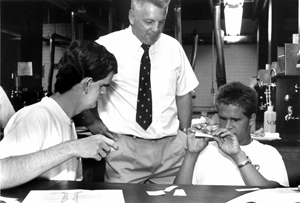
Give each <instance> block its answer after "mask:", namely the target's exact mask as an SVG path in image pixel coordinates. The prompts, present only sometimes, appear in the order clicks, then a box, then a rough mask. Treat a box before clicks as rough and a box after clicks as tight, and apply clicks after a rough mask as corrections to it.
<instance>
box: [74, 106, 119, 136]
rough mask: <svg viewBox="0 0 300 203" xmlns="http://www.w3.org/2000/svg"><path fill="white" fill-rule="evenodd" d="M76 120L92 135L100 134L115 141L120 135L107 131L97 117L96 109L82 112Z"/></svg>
mask: <svg viewBox="0 0 300 203" xmlns="http://www.w3.org/2000/svg"><path fill="white" fill-rule="evenodd" d="M76 119H77V120H78V121H79V122H80V124H82V125H84V126H85V127H86V128H87V129H88V130H89V131H90V132H91V133H92V134H102V135H105V136H106V137H108V138H111V139H113V140H115V141H117V138H118V137H120V135H118V134H116V133H113V132H111V131H109V129H108V128H107V127H106V125H105V124H104V123H103V122H102V120H101V119H100V117H99V114H98V110H97V107H96V108H93V109H88V110H85V111H82V112H81V113H80V114H79V115H77V116H76Z"/></svg>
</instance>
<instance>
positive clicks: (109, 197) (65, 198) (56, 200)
mask: <svg viewBox="0 0 300 203" xmlns="http://www.w3.org/2000/svg"><path fill="white" fill-rule="evenodd" d="M46 202H51V203H69V202H80V203H99V202H114V203H125V200H124V196H123V191H122V190H32V191H30V192H29V194H28V195H27V196H26V198H25V199H24V201H23V203H46Z"/></svg>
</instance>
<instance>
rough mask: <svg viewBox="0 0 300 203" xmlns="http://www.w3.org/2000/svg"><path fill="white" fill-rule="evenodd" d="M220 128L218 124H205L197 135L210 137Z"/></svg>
mask: <svg viewBox="0 0 300 203" xmlns="http://www.w3.org/2000/svg"><path fill="white" fill-rule="evenodd" d="M219 128H220V126H219V125H218V124H213V125H203V126H201V129H198V130H197V131H196V133H195V137H209V138H212V137H213V135H214V133H215V132H216V131H217V130H218V129H219Z"/></svg>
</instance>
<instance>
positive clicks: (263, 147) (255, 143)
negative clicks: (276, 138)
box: [251, 140, 278, 152]
mask: <svg viewBox="0 0 300 203" xmlns="http://www.w3.org/2000/svg"><path fill="white" fill-rule="evenodd" d="M251 144H252V147H253V148H254V149H256V150H258V151H259V150H264V151H268V152H278V151H277V149H276V148H275V147H273V146H271V145H269V144H264V143H261V142H259V141H257V140H253V141H252V143H251Z"/></svg>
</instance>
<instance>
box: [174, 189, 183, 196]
mask: <svg viewBox="0 0 300 203" xmlns="http://www.w3.org/2000/svg"><path fill="white" fill-rule="evenodd" d="M173 196H186V193H185V191H184V190H183V189H176V190H175V192H174V194H173Z"/></svg>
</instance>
